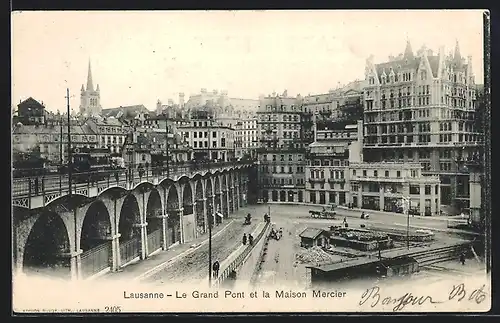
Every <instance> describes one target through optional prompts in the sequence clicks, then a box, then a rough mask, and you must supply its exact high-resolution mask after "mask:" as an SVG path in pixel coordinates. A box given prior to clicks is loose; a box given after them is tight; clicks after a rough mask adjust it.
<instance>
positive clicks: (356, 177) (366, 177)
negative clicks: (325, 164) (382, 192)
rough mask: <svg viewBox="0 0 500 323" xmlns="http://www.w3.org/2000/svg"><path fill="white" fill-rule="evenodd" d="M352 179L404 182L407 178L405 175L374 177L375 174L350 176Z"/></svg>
mask: <svg viewBox="0 0 500 323" xmlns="http://www.w3.org/2000/svg"><path fill="white" fill-rule="evenodd" d="M351 180H352V181H360V182H376V183H382V182H383V183H404V182H407V181H408V179H407V178H405V177H378V176H377V177H376V176H352V177H351Z"/></svg>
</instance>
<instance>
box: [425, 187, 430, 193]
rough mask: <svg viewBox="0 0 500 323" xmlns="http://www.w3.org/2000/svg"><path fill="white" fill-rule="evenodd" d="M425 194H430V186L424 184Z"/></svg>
mask: <svg viewBox="0 0 500 323" xmlns="http://www.w3.org/2000/svg"><path fill="white" fill-rule="evenodd" d="M425 195H431V186H430V185H425Z"/></svg>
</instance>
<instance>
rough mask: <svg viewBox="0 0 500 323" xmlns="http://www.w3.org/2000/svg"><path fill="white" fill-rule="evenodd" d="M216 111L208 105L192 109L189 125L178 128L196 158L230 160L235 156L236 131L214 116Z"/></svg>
mask: <svg viewBox="0 0 500 323" xmlns="http://www.w3.org/2000/svg"><path fill="white" fill-rule="evenodd" d="M213 116H214V111H213V110H212V109H209V108H207V107H200V108H197V109H193V110H192V115H191V120H190V123H189V125H183V126H180V127H179V128H178V131H179V133H180V134H181V136H182V137H183V138H185V140H186V142H187V143H188V145H189V147H192V148H193V158H194V159H196V160H208V159H210V160H218V161H230V160H233V159H234V158H235V145H234V141H235V131H234V129H233V128H230V127H227V126H224V125H221V124H220V122H218V121H217V120H215V119H214V118H213Z"/></svg>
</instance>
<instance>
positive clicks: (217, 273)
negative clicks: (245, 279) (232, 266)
mask: <svg viewBox="0 0 500 323" xmlns="http://www.w3.org/2000/svg"><path fill="white" fill-rule="evenodd" d="M219 268H220V263H219V261H218V260H216V261H214V264H213V266H212V269H213V271H214V278H217V277H218V276H219Z"/></svg>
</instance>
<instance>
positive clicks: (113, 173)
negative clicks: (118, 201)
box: [12, 162, 253, 197]
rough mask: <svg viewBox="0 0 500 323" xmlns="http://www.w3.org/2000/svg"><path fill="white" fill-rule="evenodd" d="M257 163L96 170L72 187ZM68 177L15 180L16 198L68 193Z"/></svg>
mask: <svg viewBox="0 0 500 323" xmlns="http://www.w3.org/2000/svg"><path fill="white" fill-rule="evenodd" d="M252 163H253V162H219V163H214V162H210V163H198V164H196V163H193V162H184V163H174V164H171V165H170V167H169V168H168V169H167V167H165V166H160V167H154V168H151V167H149V168H146V169H137V168H127V169H114V170H104V171H93V172H85V173H75V174H73V175H72V187H73V191H74V192H78V190H81V189H85V188H90V187H96V186H100V185H106V186H112V185H123V186H126V185H127V184H133V185H137V184H139V183H141V182H142V181H148V180H150V179H152V178H154V177H162V176H164V177H167V175H168V176H181V175H190V174H191V173H193V172H197V171H202V170H210V169H213V168H219V167H228V166H237V165H251V164H252ZM68 186H69V177H68V174H58V173H52V174H42V175H34V176H26V177H15V178H13V180H12V194H13V196H14V197H26V196H28V197H33V196H43V195H45V194H48V193H57V192H59V193H63V192H68Z"/></svg>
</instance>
